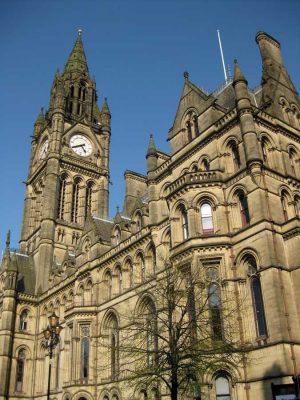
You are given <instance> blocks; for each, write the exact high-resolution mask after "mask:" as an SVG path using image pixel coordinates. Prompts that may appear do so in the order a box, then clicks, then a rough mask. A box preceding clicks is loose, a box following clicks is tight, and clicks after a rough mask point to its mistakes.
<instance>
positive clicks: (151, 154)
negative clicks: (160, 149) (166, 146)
mask: <svg viewBox="0 0 300 400" xmlns="http://www.w3.org/2000/svg"><path fill="white" fill-rule="evenodd" d="M146 159H147V172H148V173H149V172H152V171H154V170H155V169H156V168H157V151H156V147H155V143H154V139H153V135H152V134H151V135H150V140H149V145H148V151H147V154H146Z"/></svg>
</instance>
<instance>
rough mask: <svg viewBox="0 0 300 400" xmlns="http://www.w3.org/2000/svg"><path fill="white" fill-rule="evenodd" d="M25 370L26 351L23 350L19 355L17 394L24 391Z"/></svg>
mask: <svg viewBox="0 0 300 400" xmlns="http://www.w3.org/2000/svg"><path fill="white" fill-rule="evenodd" d="M24 369H25V350H24V349H22V350H20V351H19V353H18V358H17V371H16V392H21V391H22V386H23V380H24Z"/></svg>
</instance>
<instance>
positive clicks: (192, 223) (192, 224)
mask: <svg viewBox="0 0 300 400" xmlns="http://www.w3.org/2000/svg"><path fill="white" fill-rule="evenodd" d="M187 218H188V228H189V237H195V236H196V209H195V208H194V207H189V208H188V209H187Z"/></svg>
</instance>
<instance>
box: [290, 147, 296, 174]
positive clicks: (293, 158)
mask: <svg viewBox="0 0 300 400" xmlns="http://www.w3.org/2000/svg"><path fill="white" fill-rule="evenodd" d="M296 157H297V154H296V152H295V150H294V149H289V160H290V166H291V170H292V173H293V174H295V162H296Z"/></svg>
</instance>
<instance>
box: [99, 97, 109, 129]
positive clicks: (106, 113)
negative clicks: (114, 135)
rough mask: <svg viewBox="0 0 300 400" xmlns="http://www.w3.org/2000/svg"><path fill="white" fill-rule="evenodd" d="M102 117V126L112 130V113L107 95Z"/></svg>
mask: <svg viewBox="0 0 300 400" xmlns="http://www.w3.org/2000/svg"><path fill="white" fill-rule="evenodd" d="M100 118H101V119H100V122H101V125H102V128H104V129H105V130H107V131H109V132H110V121H111V113H110V110H109V106H108V102H107V97H105V99H104V103H103V106H102V109H101V116H100Z"/></svg>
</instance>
